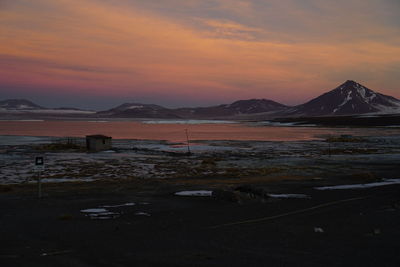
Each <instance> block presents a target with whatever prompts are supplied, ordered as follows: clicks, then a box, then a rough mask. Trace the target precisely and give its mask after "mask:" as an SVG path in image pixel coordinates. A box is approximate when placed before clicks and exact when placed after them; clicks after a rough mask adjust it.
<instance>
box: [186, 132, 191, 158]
mask: <svg viewBox="0 0 400 267" xmlns="http://www.w3.org/2000/svg"><path fill="white" fill-rule="evenodd" d="M185 133H186V141H187V148H188V154H191V152H190V142H189V134H188V129H185Z"/></svg>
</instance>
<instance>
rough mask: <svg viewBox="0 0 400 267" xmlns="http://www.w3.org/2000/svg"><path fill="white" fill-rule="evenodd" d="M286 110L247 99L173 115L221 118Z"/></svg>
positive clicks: (279, 105)
mask: <svg viewBox="0 0 400 267" xmlns="http://www.w3.org/2000/svg"><path fill="white" fill-rule="evenodd" d="M286 108H287V106H285V105H283V104H280V103H277V102H275V101H272V100H268V99H249V100H239V101H236V102H233V103H232V104H225V105H218V106H211V107H199V108H180V109H176V110H175V113H176V114H177V115H179V116H180V117H184V118H221V117H235V116H240V115H250V114H258V113H265V112H276V111H280V110H284V109H286Z"/></svg>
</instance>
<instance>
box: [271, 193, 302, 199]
mask: <svg viewBox="0 0 400 267" xmlns="http://www.w3.org/2000/svg"><path fill="white" fill-rule="evenodd" d="M268 196H269V197H272V198H310V197H309V196H308V195H304V194H268Z"/></svg>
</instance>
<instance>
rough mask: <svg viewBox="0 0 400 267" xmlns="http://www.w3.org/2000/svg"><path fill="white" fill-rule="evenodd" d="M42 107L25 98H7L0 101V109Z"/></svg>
mask: <svg viewBox="0 0 400 267" xmlns="http://www.w3.org/2000/svg"><path fill="white" fill-rule="evenodd" d="M41 109H44V108H43V107H41V106H39V105H36V104H35V103H33V102H31V101H29V100H25V99H7V100H3V101H0V110H41Z"/></svg>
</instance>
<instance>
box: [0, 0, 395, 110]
mask: <svg viewBox="0 0 400 267" xmlns="http://www.w3.org/2000/svg"><path fill="white" fill-rule="evenodd" d="M157 2H159V1H157ZM4 3H5V4H4ZM4 3H3V6H2V7H1V9H0V33H1V34H0V51H1V54H0V71H1V72H2V73H3V75H2V76H0V90H1V88H2V87H5V86H9V85H13V86H16V87H18V86H19V85H21V86H22V85H23V87H24V88H27V87H29V85H32V89H31V90H37V88H40V87H43V88H62V90H65V88H69V90H70V91H71V92H75V91H76V93H77V94H79V93H84V94H87V95H88V94H93V95H101V96H104V95H113V96H116V95H118V96H132V95H134V96H137V97H142V98H146V99H149V97H151V98H153V99H154V100H153V101H154V102H159V103H161V104H163V103H162V99H165V96H166V95H168V96H169V97H170V98H174V97H175V98H177V99H178V98H179V99H182V98H183V97H184V98H186V99H187V100H188V102H189V103H190V100H191V99H192V100H193V101H194V102H196V101H198V99H202V101H204V102H205V104H207V103H211V102H219V101H223V102H228V101H231V100H234V99H238V98H250V97H265V98H273V99H276V100H279V101H283V102H285V103H288V104H292V103H298V102H301V101H304V100H306V99H307V98H309V97H311V96H313V95H315V94H318V93H320V92H322V91H324V90H328V89H331V88H333V87H334V86H335V85H336V84H338V83H340V82H342V81H343V80H346V79H357V80H359V81H360V82H362V83H366V85H367V86H369V87H371V88H373V89H376V90H380V91H383V92H384V93H388V94H392V95H395V96H398V97H400V95H399V94H398V91H397V89H398V87H397V86H398V83H399V79H400V78H399V77H400V73H399V71H398V70H395V69H393V67H392V66H398V64H399V62H400V48H399V47H400V46H399V43H400V39H399V38H400V37H399V36H400V34H399V30H398V29H399V27H398V26H399V25H398V22H397V20H395V19H393V14H394V13H396V11H399V9H400V7H399V6H398V5H396V3H395V2H393V1H379V3H378V1H375V0H365V1H361V0H351V1H344V0H338V1H337V2H336V1H335V4H332V3H333V2H331V1H314V0H308V1H306V0H304V1H295V0H282V1H268V2H266V1H259V0H253V1H241V0H229V1H228V0H219V1H216V0H215V1H214V0H203V1H200V0H187V1H178V0H166V1H162V2H161V3H156V2H155V1H138V0H121V1H115V0H107V1H96V0H82V1H77V0H69V1H66V0H60V1H50V0H37V1H34V2H32V1H28V0H15V1H6V2H4ZM343 7H346V8H343ZM382 18H384V19H382ZM349 76H351V77H349ZM227 96H229V97H227ZM196 103H197V102H196Z"/></svg>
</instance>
